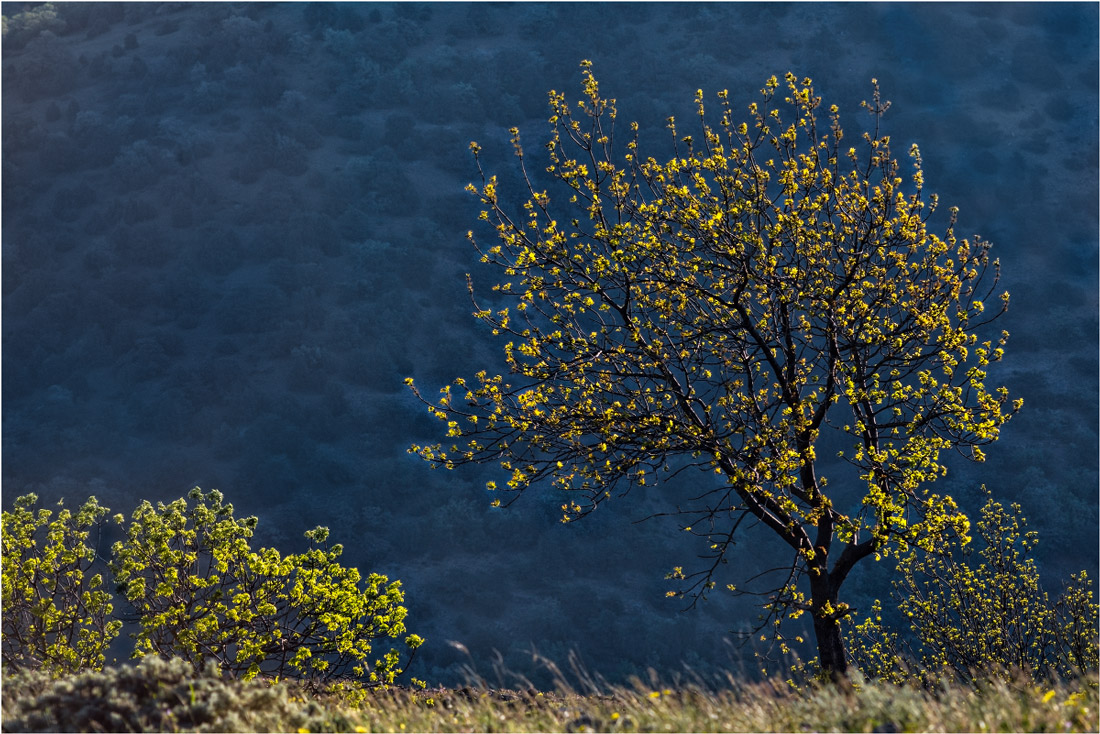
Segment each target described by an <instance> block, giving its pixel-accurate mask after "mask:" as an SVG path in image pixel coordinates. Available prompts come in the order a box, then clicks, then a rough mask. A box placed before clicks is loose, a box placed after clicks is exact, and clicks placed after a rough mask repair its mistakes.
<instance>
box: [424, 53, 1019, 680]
mask: <svg viewBox="0 0 1100 734" xmlns="http://www.w3.org/2000/svg"><path fill="white" fill-rule="evenodd" d="M581 67H582V69H583V76H584V92H585V94H584V97H585V99H583V100H582V101H580V102H579V103H577V105H576V107H575V108H574V107H571V106H570V105H569V104H567V103H566V101H565V95H563V94H560V93H558V92H554V91H551V92H550V106H551V108H552V113H553V114H552V116H551V117H550V123H551V126H552V130H553V134H552V136H551V138H550V141H549V142H548V143H547V145H546V148H547V150H548V151H549V166H548V167H547V168H546V171H547V172H548V173H549V174H550V177H551V179H553V181H554V185H555V186H558V187H559V188H560V189H561V191H562V193H563V196H561V197H558V196H557V193H555V197H553V198H552V197H551V195H550V193H548V192H547V191H545V190H539V189H537V188H536V186H535V183H534V181H533V180H532V178H531V177H530V176H529V175H528V172H527V169H526V168H525V164H526V157H525V154H524V151H523V148H522V147H521V145H520V140H519V131H518V130H516V129H515V128H513V129H512V130H511V135H512V143H513V146H514V148H515V154H516V156H517V157H518V158H519V164H520V167H521V169H522V172H523V176H524V179H525V180H526V182H527V188H528V190H529V196H530V198H529V200H528V201H527V202H526V203H525V204H524V205H523V211H522V212H517V213H515V214H512V213H509V212H508V211H506V209H505V208H504V206H503V205H502V203H501V201H500V198H499V196H498V184H497V179H496V177H495V176H490V177H486V176H485V174H484V170H483V169H481V162H480V161H481V159H480V157H478V166H479V169H481V170H482V184H481V186H480V187H475V186H473V185H470V186H469V187H468V188H469V190H471V191H473V192H474V193H476V194H477V195H479V197H480V199H481V201H482V203H483V205H484V206H485V210H484V211H483V212H482V213H481V219H482V220H487V221H489V222H491V223H492V224H493V225H494V226H495V229H496V240H495V242H494V243H493V244H492V245H490V246H488V247H486V246H483V245H479V243H478V242H477V241H476V240H475V239H474V235H473V233H472V232H471V233H470V234H469V238H470V240H471V241H472V242H474V245H475V247H477V249H478V251H479V252H480V253H481V260H482V262H484V263H488V264H490V265H492V266H495V267H497V268H498V269H499V270H500V272H501V275H502V282H501V283H500V284H498V285H495V286H493V291H494V292H495V293H496V294H498V295H497V298H499V299H501V300H503V301H506V302H508V303H510V304H511V307H510V308H509V307H505V308H499V309H492V308H483V307H481V306H480V305H478V303H477V301H476V299H475V301H474V303H475V308H476V309H477V310H476V313H475V315H476V317H477V318H478V319H480V320H481V321H483V322H485V323H486V324H488V326H489V327H491V329H492V332H493V334H494V335H500V336H501V337H502V338H503V339H505V340H506V344H505V345H504V358H505V361H506V363H507V365H508V369H509V375H510V376H509V377H504V376H501V375H493V374H491V373H489V372H485V371H483V372H479V373H478V374H477V375H476V376H475V377H474V378H473V379H472V380H469V381H467V380H464V379H461V378H459V379H456V380H455V381H454V384H453V386H445V387H443V388H442V390H441V391H440V396H439V398H438V399H437V400H435V401H431V400H427V399H425V398H423V397H421V399H422V400H424V402H425V403H426V404H427V405H428V407H429V410H430V411H431V412H432V413H433V414H434V415H435V416H436V417H437V418H439V419H440V420H442V421H445V422H446V425H447V428H448V431H447V435H448V437H449V438H450V439H451V441H448V443H450V444H451V445H450V447H449V448H446V447H444V446H441V445H438V444H437V445H434V446H413V447H412V448H411V449H410V451H411V452H415V453H418V454H419V455H420V456H421V457H423V458H424V459H426V460H427V461H429V462H431V463H433V464H434V465H439V466H444V467H447V468H454V467H457V466H460V465H463V464H481V463H489V462H499V463H500V466H501V467H503V469H504V470H506V471H507V472H510V478H509V480H508V483H507V489H508V490H509V491H511V492H514V493H520V492H523V491H524V490H525V489H527V488H528V487H530V486H532V485H535V484H537V483H544V482H545V483H549V484H551V485H552V486H554V487H556V488H557V489H559V490H561V491H563V492H566V493H567V494H566V497H567V499H566V501H565V503H564V504H563V505H562V508H563V510H564V517H563V520H564V521H566V522H569V521H572V520H575V519H578V518H580V517H583V516H584V515H586V514H588V513H590V512H592V511H593V510H595V509H596V508H597V507H599V506H600V504H601V503H603V502H605V501H607V500H608V499H610V498H611V497H612V496H615V495H616V494H618V493H619V491H620V490H623V489H628V488H629V487H630V486H631V485H637V484H653V483H655V482H657V481H659V480H660V479H662V478H666V477H667V476H668V475H670V474H673V473H678V472H683V471H684V470H685V468H688V467H697V468H699V469H701V470H704V471H705V472H706V473H707V474H708V475H709V476H710V479H705V480H703V481H702V483H701V484H700V487H699V490H698V493H697V494H696V495H695V496H694V497H692V498H691V499H690V500H681V499H676V500H675V502H673V501H671V500H670V503H669V504H670V508H669V511H668V513H665V514H670V515H674V516H677V517H678V518H680V521H681V524H682V527H683V529H684V530H685V531H688V532H689V533H691V534H693V535H696V536H700V537H702V538H704V539H705V541H706V551H705V552H704V553H703V555H701V556H700V559H701V563H699V564H697V567H696V568H689V569H688V571H685V570H684V569H683V568H677V569H675V570H674V571H673V573H672V574H670V577H671V578H673V579H676V580H677V582H678V589H677V591H674V592H670V594H672V595H679V596H686V597H689V598H691V599H693V600H698V599H699V598H702V597H704V596H705V595H706V594H707V592H708V591H710V590H711V589H713V588H714V587H715V586H716V584H717V582H718V575H719V571H720V570H721V566H722V564H723V563H725V561H726V560H727V556H729V555H730V554H731V553H732V552H733V550H734V538H735V534H736V532H737V531H738V529H748V528H750V527H753V526H763V527H764V528H767V529H768V530H770V531H771V532H772V533H774V534H775V535H777V536H778V537H779V538H781V539H782V541H783V542H784V543H786V545H788V546H789V547H790V551H791V557H790V562H789V567H788V566H787V565H786V562H784V564H785V565H784V567H783V573H782V581H780V582H779V583H778V584H777V587H776V588H775V589H772V590H771V591H769V592H767V595H768V599H767V603H766V605H765V609H766V610H767V614H766V615H765V618H764V622H762V624H761V627H760V628H758V631H759V630H760V629H763V628H764V627H765V626H767V625H771V626H772V627H773V629H774V635H775V637H776V638H777V639H779V640H780V641H782V640H783V638H782V636H781V635H780V630H779V626H780V622H781V621H783V619H785V618H789V617H797V616H799V615H801V614H803V613H805V612H809V613H810V615H811V617H812V620H813V630H814V634H815V636H816V639H817V645H818V651H819V657H820V664H821V666H822V668H823V669H824V670H825V671H827V672H828V673H830V674H832V675H834V676H842V675H844V671H845V670H846V668H847V661H846V653H845V649H844V643H843V638H842V636H841V627H840V623H841V620H842V619H843V618H844V617H846V616H847V615H849V614H851V612H852V609H851V608H850V607H849V606H848V605H847V604H845V603H843V602H841V601H840V600H839V593H840V589H841V586H842V585H843V583H844V581H845V579H846V578H847V577H848V575H849V573H850V572H851V570H852V568H853V567H854V566H855V565H856V564H857V563H859V562H860V561H862V560H863V559H865V558H868V557H872V556H873V557H876V558H877V557H881V556H883V555H887V554H889V553H891V552H899V551H901V552H904V551H907V550H908V549H909V548H911V547H920V548H926V549H930V548H932V547H934V546H935V545H936V544H937V543H938V542H939V539H940V538H941V537H942V536H943V535H944V533H945V532H947V531H949V530H950V531H954V532H957V533H960V534H962V535H963V536H965V534H966V532H967V529H968V527H969V523H968V520H967V517H966V515H965V514H964V513H963V512H962V511H960V509H959V507H958V506H957V505H956V503H955V502H954V501H953V500H952V499H951V498H950V497H948V496H944V495H939V494H935V493H933V492H932V491H931V486H932V483H933V482H934V480H935V479H936V478H937V477H939V476H941V475H943V474H944V473H945V471H946V469H945V466H944V459H943V454H944V452H946V451H949V450H952V449H954V450H957V451H960V452H961V453H962V454H963V455H964V456H967V457H969V458H970V459H973V460H975V461H982V460H983V458H984V456H983V454H982V451H981V449H980V447H981V446H984V445H986V444H989V443H991V442H993V441H995V440H997V438H998V435H999V430H1000V428H1001V426H1002V425H1003V424H1004V423H1005V422H1006V421H1007V420H1008V419H1009V418H1010V417H1011V416H1012V415H1013V414H1014V413H1015V412H1016V411H1017V410H1019V408H1020V406H1021V404H1022V401H1020V400H1016V401H1015V402H1013V403H1009V398H1008V392H1007V390H1006V389H1004V388H996V389H993V388H989V387H987V386H986V384H985V380H986V368H987V366H988V365H989V363H990V362H996V361H998V360H1000V359H1001V356H1002V352H1003V350H1002V347H1003V346H1004V344H1005V340H1006V338H1007V336H1008V334H1007V333H1005V332H1002V333H1001V334H1000V336H999V337H996V340H995V341H979V338H980V337H979V336H978V331H979V330H980V328H981V327H982V326H984V325H985V324H987V323H989V322H990V321H991V320H992V319H994V318H996V317H997V316H998V315H1000V314H1001V313H1002V312H1003V311H1004V310H1005V309H1006V308H1007V306H1008V294H1007V293H1003V294H1000V295H996V294H995V290H996V288H997V280H998V264H997V261H991V260H990V258H989V254H988V252H989V244H988V243H987V242H985V241H983V240H981V239H979V238H977V237H974V238H973V239H971V240H967V239H958V238H957V237H956V235H955V220H956V214H957V210H956V209H952V210H951V216H950V220H949V222H948V223H947V227H946V232H945V233H944V235H943V236H942V237H941V236H937V235H936V234H933V233H931V232H929V231H928V229H927V228H926V224H927V222H928V221H929V218H930V216H931V215H932V213H933V212H934V211H935V209H936V203H937V198H936V196H934V195H933V196H931V197H929V198H928V199H927V200H926V198H925V193H924V180H923V174H922V172H921V158H920V153H919V151H918V149H917V147H916V146H915V145H914V146H913V147H912V148H911V149H910V153H909V155H910V157H911V158H912V159H913V163H914V169H915V170H914V172H913V174H912V176H911V179H910V181H911V186H910V188H909V189H908V191H904V190H903V179H902V176H901V174H900V172H899V170H900V166H899V164H898V162H897V161H896V160H895V159H894V158H893V157H892V156H891V152H890V138H889V137H888V136H886V135H882V134H880V131H879V128H880V121H881V117H882V115H883V113H884V112H885V111H886V109H887V108H888V107H889V102H883V101H882V100H881V98H880V96H879V92H878V88H877V83H876V82H874V81H873V83H874V84H875V89H874V97H873V102H871V103H870V104H868V103H866V102H864V103H863V106H864V107H866V108H867V109H868V110H869V112H870V113H871V116H872V120H871V121H872V122H873V125H871V126H869V127H870V128H871V132H868V133H865V134H864V135H863V136H862V141H860V142H858V143H857V144H856V146H855V147H848V145H847V141H846V140H845V138H844V133H843V132H842V130H841V126H840V119H839V113H838V110H837V107H836V106H832V107H830V108H828V126H827V127H825V126H822V125H820V123H819V120H818V115H819V112H820V111H821V109H822V104H821V98H820V97H818V96H815V94H814V90H813V87H812V82H811V80H810V79H803V80H801V82H799V81H798V80H797V79H796V77H795V76H794V75H793V74H787V76H786V87H787V96H784V97H779V96H778V89H779V87H780V85H779V82H778V80H777V79H776V78H775V77H772V78H771V79H769V80H768V82H767V83H766V85H765V87H764V89H763V90H761V94H762V96H763V99H762V100H761V101H760V102H754V103H752V104H749V105H748V114H749V121H748V122H747V123H738V122H736V121H735V119H734V115H733V111H732V109H731V105H730V102H729V96H728V92H726V91H723V92H720V93H719V94H718V100H719V109H720V117H721V119H720V122H719V125H718V127H717V128H714V127H711V126H710V125H709V124H708V123H707V118H706V117H705V115H704V111H703V93H702V91H701V90H700V91H699V92H697V93H696V98H695V103H696V105H697V107H698V116H699V118H700V121H701V123H702V135H701V136H700V137H699V138H698V139H695V138H693V137H691V136H686V135H685V136H681V134H680V133H679V132H678V130H677V127H676V123H675V120H674V119H673V118H671V117H670V118H669V119H668V128H669V129H670V130H671V131H672V140H673V151H674V154H673V157H672V158H671V159H669V160H668V161H667V162H665V163H659V162H658V161H657V160H655V159H654V158H651V157H643V154H642V153H641V151H640V150H639V146H638V125H637V123H631V125H630V130H631V135H630V139H629V140H628V141H627V142H626V146H625V151H621V153H616V151H615V149H614V148H613V146H614V143H615V132H616V130H615V127H616V109H615V100H614V99H605V98H604V97H602V96H601V95H600V93H599V87H598V84H597V81H596V79H595V77H594V76H593V75H592V72H591V64H590V62H587V61H586V62H582V64H581ZM470 147H471V149H472V150H473V152H474V155H475V157H477V156H478V155H479V152H480V148H479V147H478V145H477V144H476V143H471V145H470ZM620 155H621V159H620V157H619V156H620ZM470 292H471V297H472V298H473V297H474V296H473V287H472V285H471V286H470ZM990 298H992V300H993V302H992V303H989V302H988V299H990ZM406 382H407V384H409V385H410V386H411V387H412V389H413V390H414V391H415V392H416V394H417V395H418V396H420V395H421V394H420V392H419V391H417V388H416V386H415V385H414V384H413V381H412V380H411V379H408V380H406ZM838 439H839V440H838ZM452 441H453V443H452ZM822 444H825V445H826V446H829V447H832V448H831V450H830V453H832V452H835V451H836V449H837V448H842V449H843V450H841V451H840V452H839V454H838V456H839V459H832V458H831V457H830V458H829V459H826V458H825V457H823V456H820V455H819V452H818V449H819V448H822ZM826 470H828V472H829V474H830V475H831V477H830V478H831V479H832V481H831V482H829V483H828V484H827V483H826V476H825V472H826ZM834 484H835V485H838V487H839V489H838V490H837V491H834V490H833V486H834ZM489 488H490V489H495V485H494V484H493V483H490V484H489ZM514 499H515V496H513V497H511V498H510V499H509V500H508V502H509V503H510V502H511V501H512V500H514ZM499 503H500V501H499V500H497V501H495V502H494V504H499ZM845 507H858V510H856V511H854V512H846V511H844V509H843V508H845ZM746 519H748V520H749V522H748V523H745V522H744V521H745V520H746ZM807 586H808V589H807V588H806V587H807ZM729 588H730V589H731V590H733V591H737V589H736V587H733V586H729Z"/></svg>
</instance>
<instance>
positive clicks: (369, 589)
mask: <svg viewBox="0 0 1100 734" xmlns="http://www.w3.org/2000/svg"><path fill="white" fill-rule="evenodd" d="M189 497H190V499H191V500H193V501H194V504H193V505H189V503H188V500H187V499H183V498H181V499H179V500H177V501H175V502H172V503H170V504H168V505H165V504H163V503H158V504H157V506H156V507H154V506H153V505H152V504H150V503H149V502H143V503H142V504H141V505H140V506H139V507H138V508H137V509H136V510H135V511H134V513H133V515H132V517H131V519H130V521H129V523H128V524H127V522H126V519H125V518H124V517H123V516H122V515H116V516H115V521H116V522H118V523H119V524H120V525H124V526H125V527H124V530H125V538H124V539H123V540H120V541H118V542H116V543H115V544H114V546H113V549H112V555H111V559H110V561H109V563H108V568H109V569H110V571H111V573H112V574H113V581H114V587H115V588H116V589H117V591H118V593H119V594H121V595H123V596H124V597H125V599H126V600H127V602H129V606H130V608H131V614H130V616H129V619H130V620H131V621H133V622H135V623H137V626H138V631H137V632H135V633H134V634H133V635H132V636H133V637H134V638H135V648H134V651H133V657H138V658H140V657H145V656H150V655H153V656H158V657H161V658H181V659H183V660H184V661H185V662H186V663H188V664H189V665H190V666H191V670H192V672H193V673H195V674H199V673H201V672H203V671H204V670H206V669H207V667H208V666H209V665H213V666H214V667H215V668H216V669H218V670H220V671H221V672H222V673H224V674H226V675H229V676H231V677H234V678H243V679H245V680H249V679H252V678H255V677H256V676H258V675H264V676H268V677H272V678H285V677H291V678H299V679H302V680H304V681H305V682H306V683H307V685H308V686H310V687H311V688H319V687H321V686H322V685H324V684H328V683H332V682H342V683H347V684H350V685H351V686H352V687H355V688H361V687H362V686H364V685H365V686H368V687H374V686H384V685H389V684H391V683H393V682H394V680H395V679H396V677H397V676H398V675H400V674H401V673H402V672H403V670H404V669H405V667H406V666H407V663H408V660H409V659H410V658H411V655H412V653H413V652H414V651H415V650H416V648H417V647H419V646H420V644H421V643H422V642H423V641H422V640H421V638H420V637H418V636H417V635H412V634H407V631H406V629H405V617H406V614H407V612H406V609H405V607H403V606H402V603H403V602H404V593H403V591H402V589H401V583H400V582H399V581H394V582H390V581H389V580H388V579H387V578H386V577H385V576H382V575H379V574H370V575H369V576H368V577H367V578H366V579H365V580H364V579H363V578H362V577H361V576H360V574H359V571H358V570H357V569H354V568H345V567H344V566H342V565H341V564H340V563H339V562H338V559H339V557H340V555H341V554H342V553H343V548H342V547H341V546H340V545H335V544H334V545H330V544H329V543H328V528H323V527H318V528H315V529H313V530H311V531H309V532H307V533H306V534H305V535H306V537H307V538H309V540H310V549H309V550H308V551H306V552H304V553H297V554H289V555H286V556H283V555H281V554H280V553H279V552H278V551H277V550H274V549H271V548H261V549H260V550H259V551H253V550H252V548H251V546H250V540H251V538H252V535H253V531H254V529H255V527H256V523H257V520H256V518H254V517H250V518H244V519H238V518H235V517H234V516H233V506H232V505H231V504H226V503H225V502H224V501H223V499H224V497H223V495H222V493H221V492H218V491H216V490H214V491H211V492H208V493H203V491H202V490H200V489H198V488H195V489H194V490H192V491H191V493H190V494H189ZM36 502H37V497H35V496H34V495H26V496H24V497H20V498H19V499H18V500H16V502H15V507H14V509H13V510H12V511H11V512H5V513H3V551H4V553H3V602H4V607H3V635H2V642H3V663H4V667H5V672H6V673H9V672H13V671H18V670H21V669H28V668H29V669H32V670H38V669H40V670H41V671H42V672H43V673H44V674H46V675H49V676H54V677H56V676H58V675H60V674H63V673H70V672H77V671H84V670H88V669H96V670H98V669H100V668H102V667H103V664H104V658H105V653H106V650H107V647H108V646H109V645H110V642H111V640H112V639H114V637H116V636H117V635H118V633H119V630H120V628H121V626H122V621H121V620H120V619H119V618H116V617H115V616H114V615H113V612H114V609H113V606H112V604H111V599H112V597H111V594H110V593H109V592H108V591H106V590H104V589H101V588H100V587H101V586H102V584H103V577H102V575H101V574H92V573H91V569H92V564H93V563H94V562H95V560H96V553H95V551H94V550H93V549H92V548H90V547H88V545H87V544H86V542H85V541H86V540H87V538H88V534H89V529H90V528H92V527H98V526H100V525H101V524H102V522H103V519H104V518H105V516H106V515H107V513H108V512H109V511H108V509H107V508H105V507H101V506H100V505H99V504H98V503H97V502H96V500H95V498H94V497H93V498H90V499H89V500H88V501H87V503H85V505H84V506H83V507H82V508H81V510H80V511H79V512H78V513H77V514H76V515H73V514H72V513H70V512H69V511H68V510H65V509H62V510H60V511H59V512H58V514H57V517H56V518H54V519H53V521H52V522H51V521H50V518H51V515H52V513H51V512H50V511H49V510H39V511H38V512H37V513H35V512H33V511H32V510H33V507H34V505H35V503H36ZM376 647H378V648H379V649H378V650H376V649H375V648H376ZM415 682H417V683H419V681H415Z"/></svg>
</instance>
